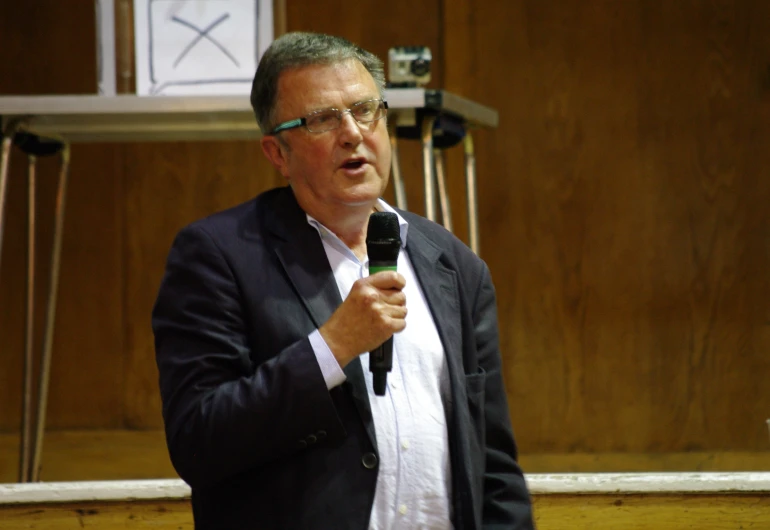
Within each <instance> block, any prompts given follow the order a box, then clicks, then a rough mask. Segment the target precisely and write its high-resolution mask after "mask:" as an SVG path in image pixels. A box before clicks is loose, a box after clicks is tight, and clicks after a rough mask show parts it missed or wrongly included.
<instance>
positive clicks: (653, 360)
mask: <svg viewBox="0 0 770 530" xmlns="http://www.w3.org/2000/svg"><path fill="white" fill-rule="evenodd" d="M445 7H446V23H445V32H446V35H447V38H446V39H445V42H446V55H447V59H446V63H445V66H446V73H445V84H446V86H447V88H448V89H451V90H455V91H457V92H459V93H462V94H464V95H466V96H469V97H471V98H474V99H477V100H479V101H482V102H484V103H486V104H489V105H491V106H493V107H495V108H497V109H499V111H500V114H501V127H500V128H499V129H498V130H496V131H494V132H493V133H490V134H486V133H485V134H484V136H483V142H481V145H480V146H479V148H478V156H479V165H480V166H482V165H486V166H488V168H489V169H491V171H492V176H491V177H490V176H489V174H487V178H484V177H483V176H482V177H481V178H480V181H481V184H480V201H481V209H482V217H481V219H482V221H481V227H482V255H483V257H484V258H485V259H487V261H488V262H489V264H490V267H491V269H492V273H493V275H494V278H495V280H496V284H497V287H498V296H499V302H500V317H501V328H502V332H501V338H502V347H503V351H504V355H505V361H506V376H507V383H508V387H509V397H510V402H511V406H512V417H513V421H514V425H515V428H516V431H517V433H518V437H519V442H520V444H521V448H522V450H523V451H525V452H539V451H551V450H556V451H570V450H580V451H629V450H630V451H676V450H692V449H706V448H708V449H710V450H719V449H762V448H766V447H767V432H766V427H765V426H764V423H763V421H764V418H765V416H766V415H767V410H768V409H769V408H770V407H769V406H768V405H770V393H768V392H766V391H763V390H762V387H763V386H765V383H764V381H766V379H767V374H768V369H767V368H768V360H767V359H768V357H767V354H766V351H765V350H766V349H767V347H768V342H767V339H768V336H767V332H766V331H765V328H766V322H765V321H766V315H767V302H766V300H767V299H768V294H770V292H769V291H768V289H769V287H770V286H769V285H768V280H767V277H766V275H765V274H763V273H762V272H761V270H762V269H764V268H766V267H767V265H768V254H767V247H766V244H767V229H768V221H770V219H769V218H768V216H769V215H770V214H768V209H767V207H766V204H767V202H768V198H769V197H768V193H770V186H768V183H767V179H765V178H764V173H765V171H764V170H763V167H764V166H766V165H767V163H768V161H769V160H768V156H770V155H768V154H766V153H767V151H766V150H763V149H764V147H762V146H765V145H766V144H767V140H768V136H769V135H770V127H768V125H767V123H768V121H767V119H766V115H767V106H768V94H767V74H766V67H767V58H768V52H770V47H769V46H768V40H767V37H766V34H767V29H768V28H767V20H768V16H767V15H768V13H767V11H768V7H767V6H766V4H765V3H762V2H739V1H722V2H708V3H707V2H699V1H678V2H646V1H641V0H640V1H623V2H621V1H611V0H607V1H593V2H589V3H585V2H580V1H577V0H559V1H554V2H537V1H534V0H532V1H528V0H522V1H514V2H502V1H499V2H476V1H471V0H469V1H464V2H447V3H446V4H445ZM450 34H451V35H452V36H453V38H452V39H449V38H448V36H449V35H450ZM449 57H452V59H451V60H450V59H449ZM480 174H481V172H480ZM482 175H483V174H482Z"/></svg>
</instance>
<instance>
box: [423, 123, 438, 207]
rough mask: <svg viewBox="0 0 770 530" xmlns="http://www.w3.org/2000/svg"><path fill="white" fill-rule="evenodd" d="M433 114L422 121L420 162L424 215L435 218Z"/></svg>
mask: <svg viewBox="0 0 770 530" xmlns="http://www.w3.org/2000/svg"><path fill="white" fill-rule="evenodd" d="M435 122H436V117H435V116H426V117H425V119H424V120H423V122H422V163H423V171H424V178H425V217H426V218H427V219H429V220H430V221H435V220H436V182H435V179H434V177H433V124H434V123H435Z"/></svg>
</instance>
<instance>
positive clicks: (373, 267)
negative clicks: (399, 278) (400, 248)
mask: <svg viewBox="0 0 770 530" xmlns="http://www.w3.org/2000/svg"><path fill="white" fill-rule="evenodd" d="M394 270H396V266H395V265H387V266H385V267H383V266H381V265H369V275H370V276H371V275H372V274H377V273H378V272H381V271H394Z"/></svg>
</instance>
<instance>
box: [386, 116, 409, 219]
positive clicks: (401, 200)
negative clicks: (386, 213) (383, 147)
mask: <svg viewBox="0 0 770 530" xmlns="http://www.w3.org/2000/svg"><path fill="white" fill-rule="evenodd" d="M388 134H389V135H390V152H391V159H390V169H391V173H392V175H393V191H394V192H395V197H396V206H397V207H398V208H400V209H402V210H406V209H407V207H406V191H405V190H404V179H403V178H402V176H401V162H400V160H399V157H398V134H397V131H396V120H392V121H389V122H388Z"/></svg>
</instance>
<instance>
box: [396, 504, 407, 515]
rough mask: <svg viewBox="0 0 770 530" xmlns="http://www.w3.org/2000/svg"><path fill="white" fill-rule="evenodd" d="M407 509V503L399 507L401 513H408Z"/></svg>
mask: <svg viewBox="0 0 770 530" xmlns="http://www.w3.org/2000/svg"><path fill="white" fill-rule="evenodd" d="M406 511H407V510H406V504H402V505H401V506H399V507H398V513H400V514H401V515H406Z"/></svg>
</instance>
